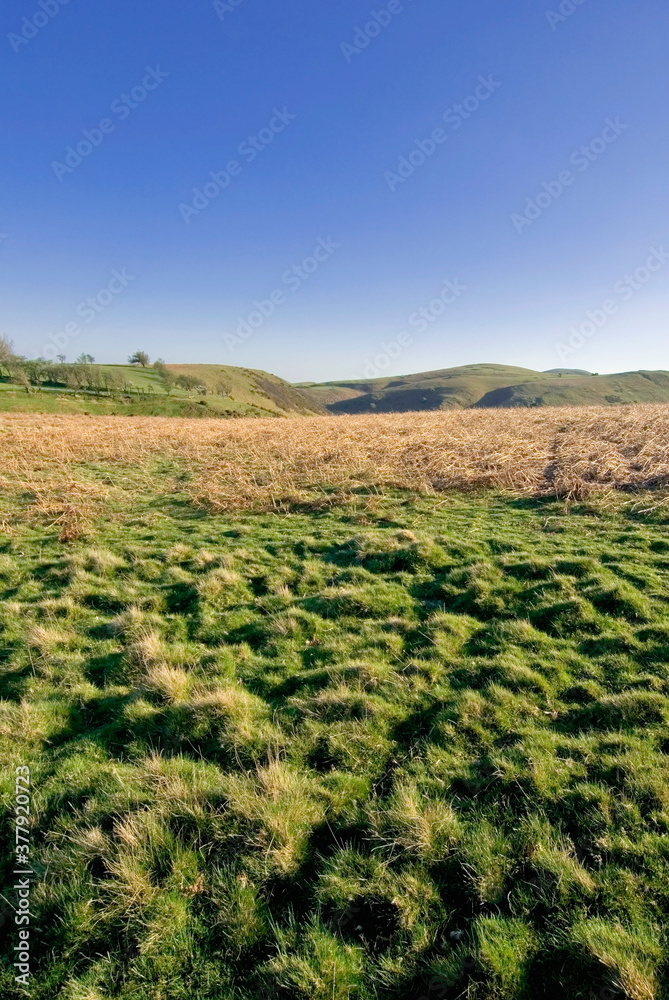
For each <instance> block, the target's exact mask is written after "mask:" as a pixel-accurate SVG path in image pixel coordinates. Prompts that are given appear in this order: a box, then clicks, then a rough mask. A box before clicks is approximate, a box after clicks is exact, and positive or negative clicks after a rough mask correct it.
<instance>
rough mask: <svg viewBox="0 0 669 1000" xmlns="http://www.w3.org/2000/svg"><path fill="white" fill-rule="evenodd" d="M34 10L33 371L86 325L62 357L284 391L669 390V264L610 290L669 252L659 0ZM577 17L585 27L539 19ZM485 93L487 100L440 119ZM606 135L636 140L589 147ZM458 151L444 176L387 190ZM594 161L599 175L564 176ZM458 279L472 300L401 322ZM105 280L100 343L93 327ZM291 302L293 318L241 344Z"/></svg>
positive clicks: (105, 0)
mask: <svg viewBox="0 0 669 1000" xmlns="http://www.w3.org/2000/svg"><path fill="white" fill-rule="evenodd" d="M42 4H43V5H44V7H45V8H46V13H45V11H44V9H43V7H41V6H40V3H39V0H8V2H6V3H5V4H3V7H2V10H1V12H0V21H1V27H2V31H1V32H0V36H1V37H0V52H1V55H0V72H1V73H2V79H3V84H4V85H3V95H4V100H3V105H4V112H5V113H4V127H3V138H4V141H3V156H2V157H1V158H0V288H1V299H0V332H3V333H5V334H7V335H8V336H9V337H10V338H11V339H13V341H14V344H15V347H16V349H17V350H18V351H20V352H21V353H25V354H29V355H32V356H35V355H37V354H44V353H45V351H46V352H47V353H48V351H47V348H48V347H49V345H50V344H53V343H54V340H53V339H52V338H53V337H58V335H60V334H63V335H64V336H65V337H67V336H68V335H67V334H66V333H64V331H65V330H66V328H67V326H68V324H71V326H70V327H69V329H70V331H72V330H73V329H75V328H76V329H77V330H78V333H77V335H76V336H74V337H70V338H69V340H68V342H67V344H66V346H65V347H63V348H62V351H63V353H64V354H66V356H67V357H68V360H71V359H73V358H74V357H76V355H78V354H79V353H80V352H81V351H85V352H88V353H91V354H93V355H94V356H95V357H96V359H97V360H98V361H105V362H123V361H125V359H126V357H127V355H128V354H129V353H131V352H132V351H134V350H135V349H137V348H142V349H146V350H147V351H148V352H149V353H150V354H151V356H152V357H156V356H161V357H163V358H164V359H165V360H166V361H168V362H209V363H221V364H237V365H242V366H245V367H253V368H262V369H265V370H268V371H272V372H275V373H276V374H278V375H281V376H283V377H284V378H288V379H290V380H293V381H297V380H306V379H313V380H326V379H336V378H360V377H362V376H363V374H364V372H365V368H366V365H367V364H368V363H369V362H370V361H372V362H373V359H374V358H375V357H377V356H379V354H380V353H383V351H384V350H385V347H384V346H383V345H387V346H388V345H389V347H390V353H392V354H396V355H397V356H396V357H395V358H394V359H393V360H392V363H389V362H383V364H384V365H386V368H385V371H386V372H389V373H392V374H400V373H408V372H414V371H421V370H427V369H434V368H441V367H446V366H451V365H458V364H467V363H470V362H480V361H491V362H502V363H507V364H515V365H522V366H527V367H531V368H538V369H547V368H551V367H555V366H557V365H559V364H561V363H563V364H566V365H568V366H569V367H578V368H587V369H590V370H593V371H600V372H604V371H622V370H628V369H636V368H664V369H668V368H669V349H668V345H667V304H668V301H669V294H668V287H669V286H668V283H669V258H668V262H667V263H665V264H663V265H662V266H658V269H657V271H655V272H654V273H652V274H650V273H649V272H647V273H646V274H649V277H648V280H647V281H646V280H645V278H646V274H645V273H644V272H640V278H641V280H635V281H634V284H635V285H636V286H637V287H635V288H633V287H632V286H621V285H620V284H619V282H620V281H621V280H622V281H624V280H625V278H626V276H627V275H633V274H634V272H635V271H637V269H638V268H641V267H643V266H644V264H645V262H646V259H647V258H648V256H649V252H650V249H651V248H655V249H659V250H660V251H661V249H662V248H663V246H664V247H666V249H667V251H669V230H668V219H669V214H668V211H667V210H668V208H669V190H668V187H667V170H668V168H669V137H668V135H667V128H666V123H667V105H668V102H669V65H668V63H667V58H666V53H667V49H668V48H669V9H668V8H667V5H666V0H634V2H632V0H627V2H623V0H584V2H581V3H580V4H577V3H575V2H574V3H572V2H571V0H566V3H562V4H560V2H553V0H514V2H513V3H508V2H505V3H503V2H501V0H497V2H493V0H474V2H471V3H467V4H457V5H456V4H450V3H446V2H444V0H403V2H402V3H401V4H400V3H398V2H397V0H393V2H391V4H390V13H384V12H388V11H389V4H388V2H387V0H384V2H380V3H376V4H370V3H369V2H366V0H365V2H361V0H282V2H280V3H277V2H276V0H273V2H270V0H232V3H225V2H222V0H219V3H218V5H216V4H214V3H213V2H212V0H189V2H188V3H184V2H183V0H180V2H177V0H162V2H161V3H156V2H155V0H114V2H113V3H112V2H110V0H96V2H95V3H85V2H84V0H68V2H67V3H66V4H64V5H62V6H58V0H42ZM217 6H218V8H219V9H218V10H217ZM400 6H401V8H402V9H401V10H398V9H396V8H398V7H400ZM561 6H562V10H563V11H567V12H568V11H569V10H570V9H571V10H572V11H573V12H572V13H570V14H568V15H567V16H564V17H563V18H562V19H561V20H558V19H557V18H556V17H550V18H549V17H548V16H547V11H551V10H552V11H554V12H556V13H558V12H559V10H560V7H561ZM226 8H228V9H226ZM372 11H374V12H377V15H378V17H377V19H376V21H373V18H372V16H371V13H370V12H372ZM24 19H27V20H24ZM33 20H34V24H36V25H37V27H35V26H34V24H32V23H31V22H33ZM44 21H46V22H47V23H44V24H43V22H44ZM379 22H388V23H387V24H384V26H383V27H381V26H380V25H379ZM366 25H372V27H371V28H369V29H366V27H365V26H366ZM375 25H379V28H378V33H377V28H376V26H375ZM356 28H360V29H361V30H362V31H363V32H364V34H360V33H358V34H356ZM25 35H28V36H34V37H30V38H26V37H24V36H25ZM369 36H374V37H371V39H370V37H369ZM356 38H357V40H358V42H360V41H363V42H364V41H368V44H367V45H366V47H364V48H362V47H360V50H359V51H357V52H356V51H354V50H353V49H352V48H350V46H352V45H353V43H354V40H355V39H356ZM342 46H343V47H342ZM147 67H148V68H150V69H152V70H154V76H153V77H149V78H148V81H147V82H149V83H153V82H154V80H155V78H156V72H157V73H158V79H160V75H161V74H167V75H166V76H164V78H163V79H162V80H161V82H160V83H159V84H157V85H155V89H153V90H151V91H148V92H147V91H142V90H141V87H142V82H143V81H144V80H145V78H147ZM158 68H159V69H158ZM481 77H483V78H484V79H489V80H491V81H492V82H493V84H494V91H493V93H492V94H490V95H489V96H488V98H487V100H485V101H483V102H482V103H481V104H480V107H478V108H477V109H476V110H473V111H472V113H471V114H470V115H469V117H468V118H467V119H466V120H465V119H464V118H461V117H459V113H457V112H455V113H453V112H452V113H451V114H450V116H449V117H448V120H447V121H446V122H445V121H444V113H445V112H447V111H448V109H451V108H453V107H454V106H455V105H461V106H462V105H463V102H464V101H465V100H466V99H467V98H470V97H471V95H473V94H474V93H475V92H476V89H477V87H478V88H479V94H481V93H483V90H484V88H482V87H481V85H480V84H479V79H480V78H481ZM137 87H139V88H140V90H139V91H138V90H135V89H134V88H137ZM133 90H134V95H135V98H137V99H136V100H133V97H132V93H133ZM143 93H144V95H145V99H143V100H139V99H138V98H141V97H142V94H143ZM123 95H131V96H130V97H129V102H130V103H125V104H124V103H123V102H124V100H125V99H124V97H123ZM475 103H476V102H474V101H469V102H468V104H467V105H466V106H467V107H469V108H473V107H474V104H475ZM133 105H134V106H133ZM275 109H276V110H278V111H279V112H281V114H282V115H283V114H284V111H287V113H288V115H289V116H295V117H294V119H292V120H290V121H289V122H288V124H286V125H285V126H283V130H282V131H281V132H278V133H277V134H275V135H274V133H272V134H273V135H274V138H273V141H272V142H271V143H270V144H268V145H267V146H263V145H262V141H263V140H262V139H261V140H259V143H260V146H261V150H262V151H258V152H257V154H256V157H255V159H254V160H253V161H252V162H250V158H251V154H250V153H249V152H248V150H249V148H250V147H249V146H248V145H246V146H242V144H243V143H245V142H247V140H248V138H249V137H251V136H257V135H258V134H259V133H260V134H261V136H262V137H263V138H264V139H265V140H266V139H267V138H268V136H269V134H270V133H268V132H261V130H263V129H267V128H268V127H269V125H270V123H271V122H273V123H274V125H275V127H277V128H278V127H279V125H280V124H281V123H280V121H279V119H277V118H276V116H275V114H276V112H275ZM103 119H108V120H109V122H110V124H111V125H112V126H113V130H110V131H109V132H108V133H107V134H104V133H100V135H99V136H98V134H97V133H95V132H93V138H94V139H100V138H101V139H102V141H101V142H100V143H99V145H97V146H96V147H94V148H92V151H91V152H90V155H86V156H84V157H83V158H82V159H81V163H79V164H78V165H76V160H73V159H72V157H70V161H69V162H70V164H72V163H74V164H75V166H74V168H73V169H71V172H65V171H64V170H63V169H62V167H59V166H58V164H59V163H60V164H64V165H67V164H65V156H66V150H67V147H74V148H75V149H76V147H77V144H78V143H80V142H81V141H82V140H84V135H83V130H84V129H87V130H89V132H90V130H93V129H96V128H98V126H99V123H100V121H101V120H103ZM607 119H611V120H613V121H614V122H616V121H617V122H618V130H619V132H620V134H619V135H617V136H615V132H614V131H612V130H610V129H609V130H608V132H607V133H606V134H607V137H608V138H609V139H612V141H609V142H606V141H602V142H598V141H597V140H598V138H599V137H601V136H602V133H603V132H604V130H605V129H606V128H607V126H606V122H607ZM458 121H459V122H460V127H457V128H456V127H455V126H456V125H457V123H458ZM622 126H626V127H625V128H624V129H623V128H622ZM106 127H107V128H109V127H110V126H109V125H107V126H106ZM440 127H441V128H442V129H443V134H444V135H445V141H444V142H443V143H442V144H441V145H438V146H437V147H436V148H435V152H434V153H433V154H432V155H430V156H428V157H427V158H426V160H425V163H424V164H422V165H420V166H416V168H415V169H414V172H413V174H412V175H411V176H409V177H407V178H406V179H405V180H404V181H402V182H397V181H393V180H392V179H391V181H390V183H389V181H388V178H387V176H386V174H387V172H391V173H393V174H397V169H398V165H399V162H400V157H403V156H404V157H409V154H410V153H411V152H412V151H413V150H416V149H417V147H416V140H421V141H424V140H426V139H427V138H428V137H429V136H430V134H431V133H432V131H433V130H434V129H435V128H440ZM593 142H594V146H591V144H592V143H593ZM584 145H585V146H586V147H589V148H590V161H589V162H588V166H587V169H583V168H582V165H583V162H584V161H583V158H582V156H581V155H579V154H577V156H576V162H574V160H571V158H572V154H574V153H575V152H576V151H577V150H579V149H580V147H582V146H584ZM603 146H604V147H605V148H604V149H602V147H603ZM240 147H241V150H242V151H241V152H240ZM86 148H87V147H86V146H85V145H84V147H83V149H84V150H86ZM424 149H427V150H429V149H430V146H429V145H427V146H425V145H424ZM593 150H594V152H593ZM420 158H421V157H420V155H419V154H418V153H415V154H414V155H413V157H412V159H413V161H414V163H418V161H419V160H420ZM231 160H234V161H236V162H237V163H238V164H239V166H238V167H237V168H235V169H236V175H235V176H232V177H231V178H230V182H229V184H228V185H227V187H226V188H225V190H222V191H220V193H218V194H217V196H216V197H215V198H213V199H212V200H211V201H210V203H209V204H208V205H206V207H204V208H202V209H201V210H200V211H199V214H195V213H189V212H188V211H185V210H184V208H183V207H181V208H180V206H184V205H187V206H192V205H193V199H194V198H195V194H194V188H198V189H199V190H200V191H202V190H203V186H204V185H205V184H207V183H208V182H210V177H209V174H210V172H214V173H216V172H219V171H222V170H225V168H226V165H227V164H228V163H229V162H230V161H231ZM570 161H571V162H570ZM54 164H56V165H55V166H54ZM565 170H570V171H571V176H572V178H573V181H572V183H570V184H568V185H567V186H566V187H565V188H564V190H563V192H562V193H561V194H560V195H559V196H558V197H556V198H554V199H553V200H552V203H551V204H549V205H548V206H547V207H545V208H544V209H543V210H542V211H541V214H540V215H539V217H538V218H536V219H535V220H534V221H532V223H531V224H528V225H523V224H522V223H521V226H520V228H521V230H522V231H521V232H518V231H517V230H518V219H516V224H514V222H513V219H512V217H513V216H514V214H515V215H516V216H519V215H520V213H523V212H525V211H526V210H527V208H528V205H527V199H534V198H535V197H536V195H537V194H539V192H542V191H544V193H545V189H544V188H543V184H544V182H546V183H548V184H549V185H551V190H552V191H553V192H556V191H557V190H558V188H557V187H556V186H554V185H552V183H551V182H553V181H554V180H555V179H556V178H557V177H558V176H559V175H560V173H561V172H562V171H565ZM404 172H405V173H408V170H407V169H406V167H405V168H404ZM391 186H394V187H395V190H394V191H391V189H390V188H391ZM209 191H210V193H211V191H212V188H209ZM551 197H552V196H550V195H546V196H545V197H544V198H543V203H544V204H545V203H546V202H547V201H551ZM196 204H198V205H200V206H202V204H203V203H202V201H199V202H196ZM530 212H531V214H537V213H536V212H535V211H534V210H532V209H531V210H530ZM184 216H186V217H188V221H186V220H185V218H184ZM319 239H321V240H323V241H324V242H325V243H326V244H327V242H328V241H332V242H334V243H336V244H338V248H337V249H336V250H334V252H332V253H330V254H329V255H326V253H325V252H324V251H323V252H321V254H320V256H323V257H327V259H326V260H324V261H323V262H322V263H319V264H318V267H317V270H315V272H314V273H312V274H310V275H308V276H307V272H306V271H302V272H301V273H302V275H303V276H304V277H305V280H304V281H302V279H301V278H300V281H299V284H300V287H299V288H296V287H295V286H296V285H297V283H298V282H297V281H296V280H294V279H293V278H290V283H288V280H287V275H286V272H287V271H291V269H292V268H293V267H301V262H302V261H303V260H304V259H305V258H307V257H309V256H310V254H311V253H312V251H313V249H314V248H315V247H316V246H317V244H318V240H319ZM312 266H313V265H311V264H308V265H307V267H312ZM123 269H125V274H126V275H127V276H128V278H127V279H126V283H125V285H124V283H123V282H119V281H118V280H115V279H113V278H112V273H113V272H114V271H117V272H119V273H121V274H123V273H124V270H123ZM298 273H299V272H298ZM293 274H295V272H293ZM129 277H132V280H129ZM447 279H448V280H451V281H455V280H456V279H457V281H458V282H459V283H460V285H461V286H465V290H464V291H463V292H462V294H460V296H459V297H458V298H457V300H456V301H455V302H453V303H451V304H450V305H448V307H446V308H445V309H444V311H443V313H442V315H440V316H438V317H437V318H435V319H434V321H433V322H432V319H430V322H429V323H427V322H426V323H423V324H422V325H418V323H417V321H416V318H415V316H414V324H413V326H412V325H410V324H409V317H410V316H412V315H413V314H415V313H416V311H418V310H420V309H421V308H425V307H428V306H429V303H430V302H431V301H432V300H434V299H435V297H436V296H438V295H439V293H440V292H441V291H442V289H443V287H444V282H445V281H446V280H447ZM110 281H111V282H112V284H113V290H114V294H113V295H111V294H109V293H105V292H103V295H102V296H101V298H100V299H98V300H97V301H96V308H95V309H94V310H93V311H92V312H93V316H94V318H91V310H90V308H86V307H83V308H81V303H82V302H85V300H86V299H87V298H89V297H91V296H93V297H96V296H97V295H98V293H99V292H100V291H101V290H104V289H106V288H107V287H108V286H109V283H110ZM616 287H617V290H616ZM623 288H626V289H629V291H625V292H624V293H623V290H622V289H623ZM279 289H280V290H282V291H283V293H284V298H283V299H281V297H280V296H278V295H277V299H279V301H280V304H278V305H275V307H274V314H273V315H272V316H270V317H268V318H267V319H266V320H264V321H263V323H262V324H261V325H259V326H258V328H257V329H255V331H254V332H253V334H252V336H250V337H248V338H245V339H244V338H241V337H239V338H237V339H238V341H239V342H237V343H233V342H232V341H231V339H230V338H231V337H233V339H234V335H235V333H236V330H237V328H238V324H239V318H240V317H246V316H248V314H249V313H251V312H252V311H253V310H254V302H255V301H256V300H258V301H261V302H262V301H266V300H268V299H269V298H270V296H271V293H272V292H273V291H276V290H279ZM109 299H111V301H110V302H108V301H107V300H109ZM606 300H610V301H613V302H614V303H615V305H616V312H615V314H614V315H611V316H609V317H607V318H606V322H605V323H603V325H602V327H601V329H598V330H597V332H596V333H595V334H594V335H592V336H589V337H581V340H582V342H583V346H581V347H580V348H579V349H578V350H576V351H574V353H573V354H571V355H569V357H568V358H567V359H565V360H564V361H563V362H562V361H561V359H560V356H559V354H558V351H557V350H556V344H558V343H567V342H568V338H569V337H570V335H572V334H570V330H571V328H572V327H580V326H581V324H583V323H585V322H586V321H587V312H588V310H590V311H592V310H599V309H601V306H602V303H603V302H605V301H606ZM98 309H99V311H98ZM265 309H266V311H269V307H268V306H265ZM595 315H597V313H595ZM256 319H257V317H256ZM424 327H427V329H423V328H424ZM403 331H409V332H411V333H412V341H411V343H410V344H408V345H406V344H405V345H404V346H399V345H398V342H397V337H398V336H399V335H400V334H401V333H402V332H403ZM405 340H406V338H405ZM56 342H58V343H63V339H62V337H61V339H60V340H57V341H56ZM231 347H232V348H234V349H232V350H231ZM51 353H53V348H51ZM386 353H387V352H386Z"/></svg>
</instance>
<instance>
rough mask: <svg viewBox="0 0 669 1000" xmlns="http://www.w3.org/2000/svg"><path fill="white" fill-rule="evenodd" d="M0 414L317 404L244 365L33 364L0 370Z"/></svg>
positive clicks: (285, 412) (259, 411)
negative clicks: (7, 412)
mask: <svg viewBox="0 0 669 1000" xmlns="http://www.w3.org/2000/svg"><path fill="white" fill-rule="evenodd" d="M165 370H166V372H167V373H168V374H167V375H166V374H165ZM1 411H12V412H24V413H25V412H29V413H72V414H76V413H89V414H97V415H113V414H124V415H135V416H136V415H145V416H166V417H282V416H301V415H306V414H313V413H322V412H324V411H323V408H322V406H321V405H320V403H318V402H317V401H314V400H313V399H310V398H309V397H307V396H306V395H305V394H304V393H303V392H302V391H301V390H300V389H297V388H295V387H294V386H292V385H290V383H288V382H285V381H284V380H283V379H281V378H277V376H276V375H270V374H268V373H267V372H264V371H259V370H256V369H252V368H236V367H232V366H230V365H166V366H162V368H161V367H158V368H155V367H153V366H149V367H146V368H141V367H137V366H133V365H95V364H93V365H86V364H74V365H68V364H49V363H44V362H40V361H27V362H18V363H17V365H16V366H10V367H9V368H5V369H4V370H3V369H0V412H1Z"/></svg>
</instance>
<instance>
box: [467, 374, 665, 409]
mask: <svg viewBox="0 0 669 1000" xmlns="http://www.w3.org/2000/svg"><path fill="white" fill-rule="evenodd" d="M666 402H669V372H644V371H640V372H623V373H622V374H620V375H590V376H582V375H580V376H575V377H566V376H563V377H562V378H560V379H555V377H554V376H552V377H547V378H544V379H538V380H536V381H533V382H522V383H520V384H519V385H510V386H507V387H506V388H503V389H494V390H492V392H488V393H486V395H485V396H483V397H482V399H480V400H479V401H478V403H476V406H481V407H489V406H582V405H585V404H589V405H592V406H606V404H607V403H608V404H616V403H666Z"/></svg>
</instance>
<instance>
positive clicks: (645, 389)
mask: <svg viewBox="0 0 669 1000" xmlns="http://www.w3.org/2000/svg"><path fill="white" fill-rule="evenodd" d="M300 389H301V391H302V392H303V393H304V394H305V395H307V396H308V397H309V398H310V399H311V400H312V401H313V402H314V403H317V404H319V405H321V406H324V407H325V408H326V409H327V410H329V411H330V412H331V413H403V412H408V411H413V410H448V409H463V408H467V407H472V406H476V407H498V406H567V405H571V406H594V405H603V406H606V405H613V404H616V403H666V402H669V372H663V371H659V372H647V371H639V372H622V373H620V374H616V375H593V374H591V373H590V372H585V371H580V370H577V369H559V368H558V369H554V370H552V371H547V372H538V371H533V370H532V369H530V368H516V367H513V366H511V365H495V364H478V365H463V366H462V367H459V368H444V369H440V370H438V371H431V372H419V373H417V374H415V375H405V376H399V377H394V378H391V377H389V378H377V379H366V380H352V381H342V382H324V383H320V384H318V383H302V384H301V385H300Z"/></svg>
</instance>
